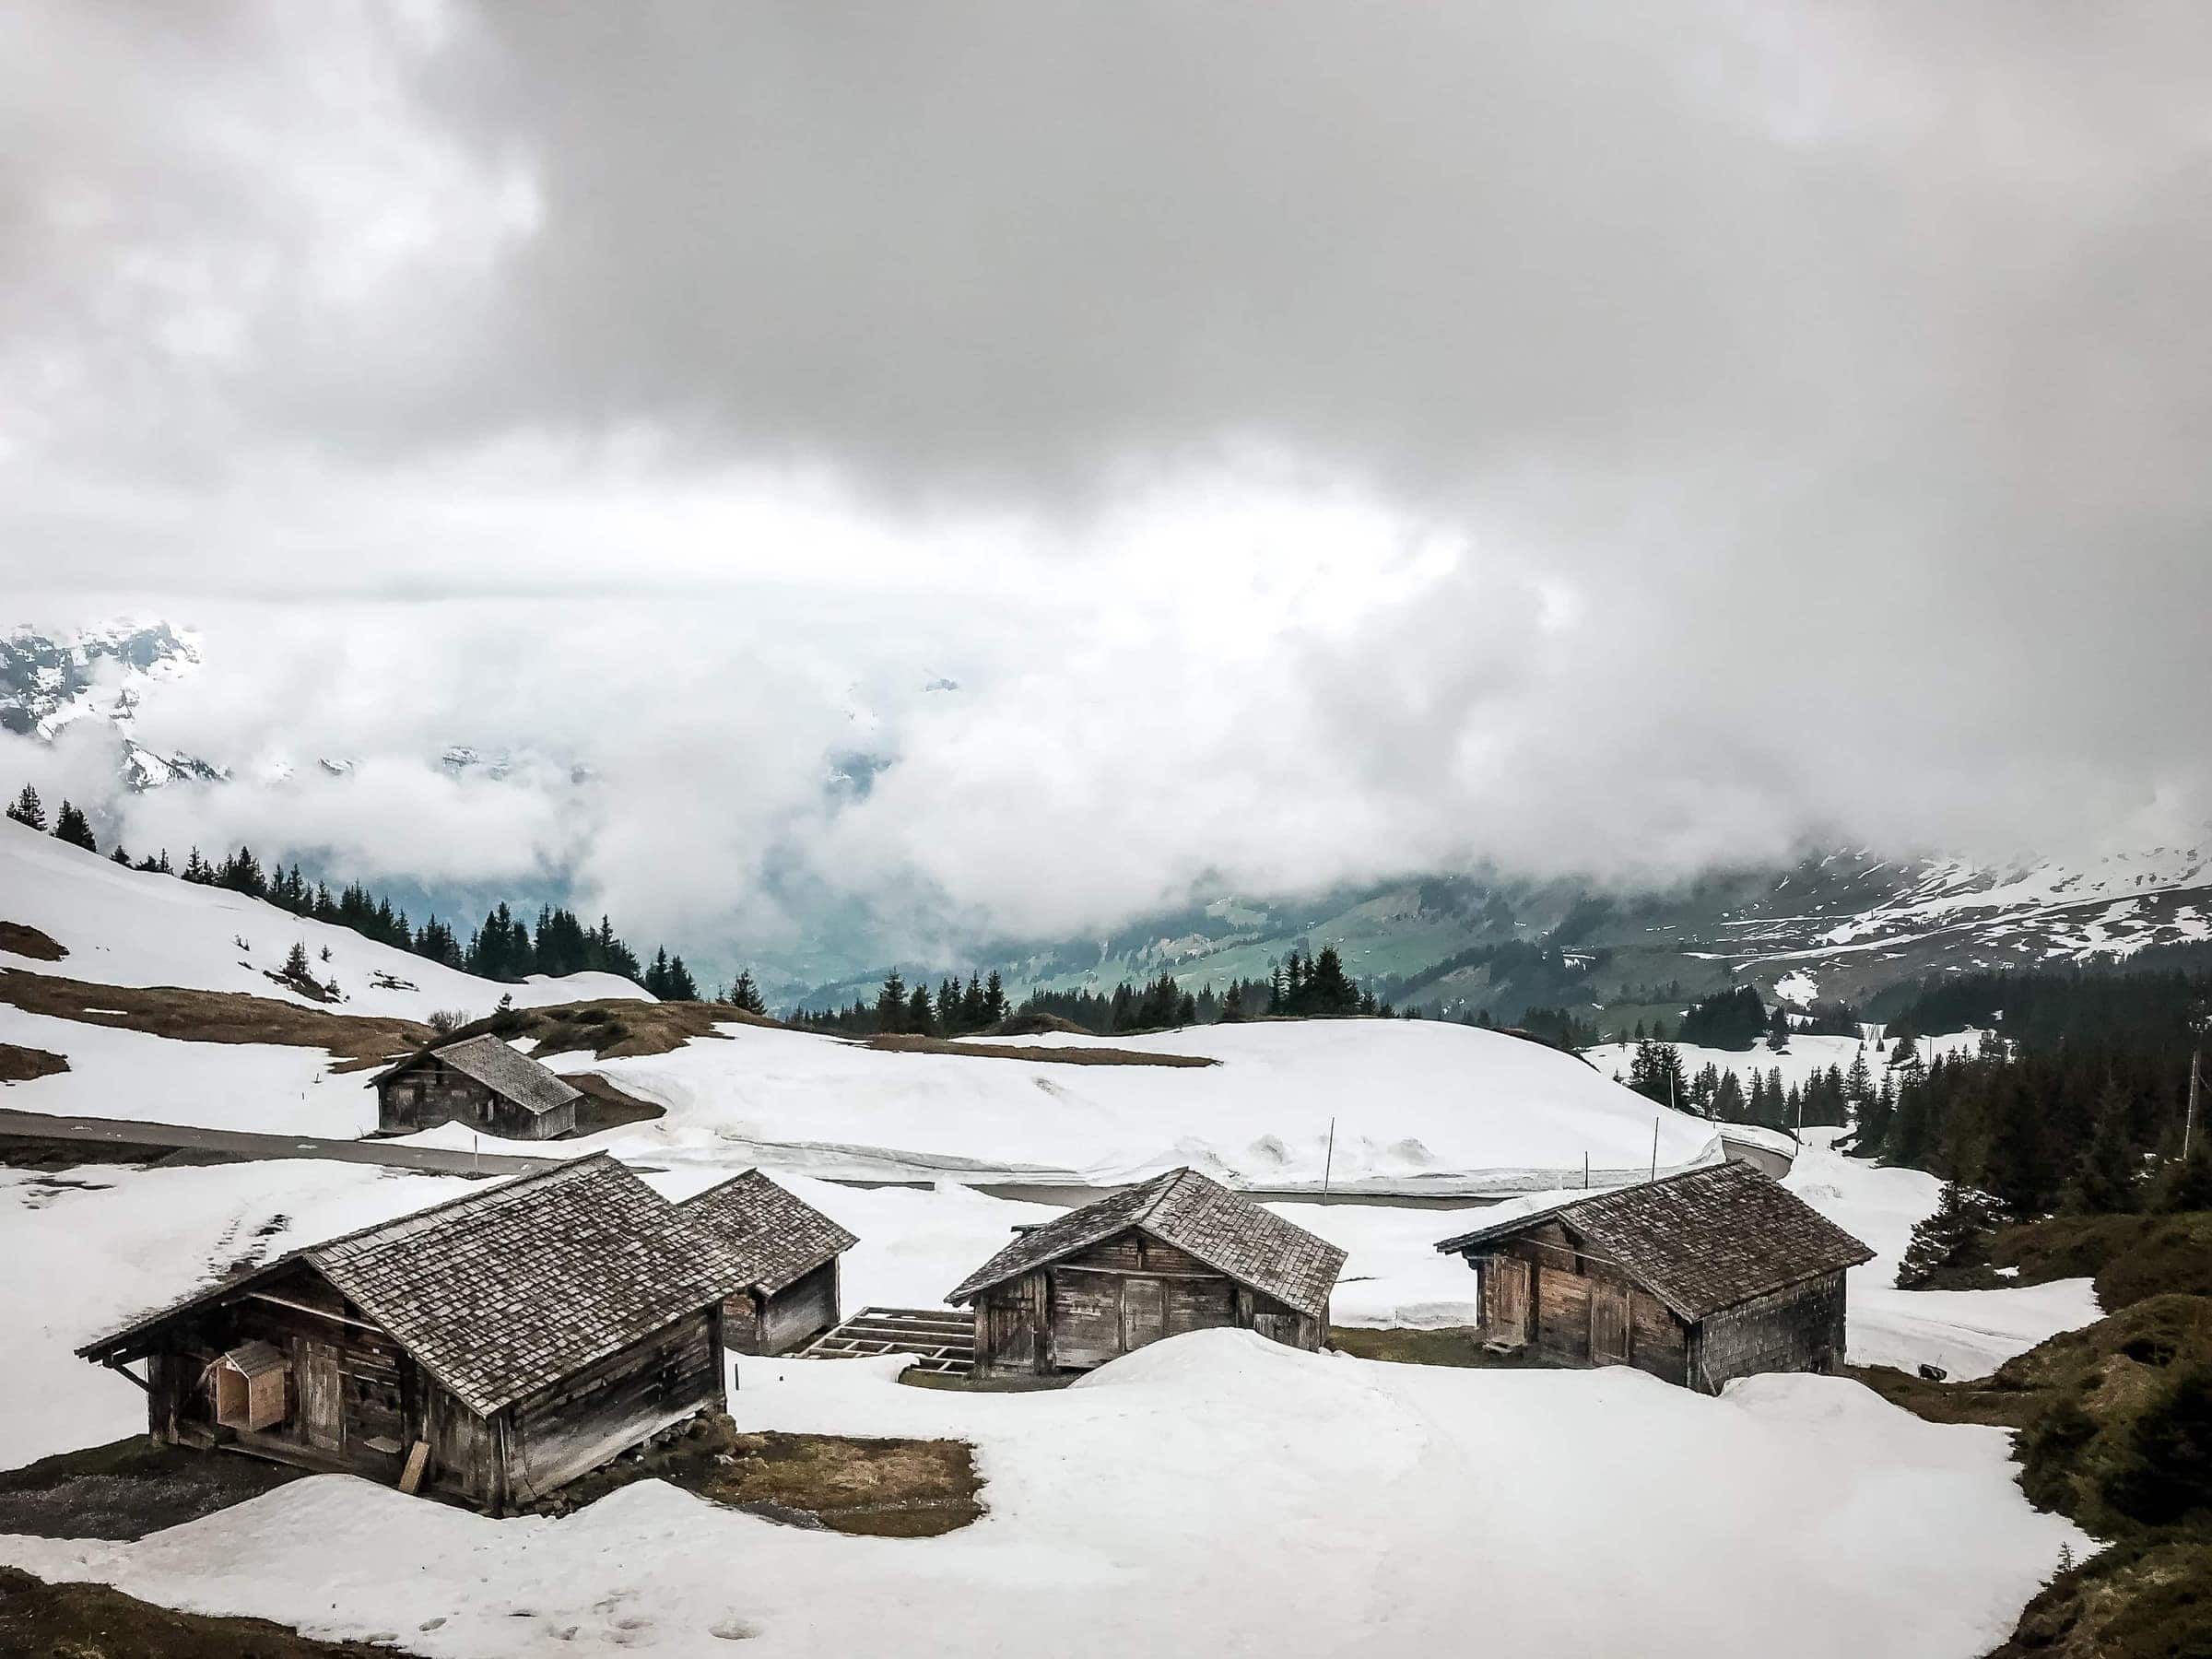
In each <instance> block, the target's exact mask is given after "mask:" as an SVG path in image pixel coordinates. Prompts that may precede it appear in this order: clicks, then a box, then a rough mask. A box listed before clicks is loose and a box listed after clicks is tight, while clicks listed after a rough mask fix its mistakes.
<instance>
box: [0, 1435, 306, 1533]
mask: <svg viewBox="0 0 2212 1659" xmlns="http://www.w3.org/2000/svg"><path fill="white" fill-rule="evenodd" d="M300 1474H301V1471H300V1470H298V1469H291V1468H287V1467H285V1466H284V1465H281V1464H273V1463H264V1462H263V1461H262V1460H261V1459H259V1458H257V1457H244V1456H240V1455H237V1454H235V1453H220V1452H194V1451H187V1450H185V1449H183V1448H182V1447H178V1446H157V1445H155V1444H154V1443H153V1442H152V1441H150V1440H149V1439H148V1438H147V1436H145V1435H143V1434H136V1435H133V1436H131V1437H130V1438H129V1439H128V1440H119V1441H110V1442H109V1443H108V1444H107V1445H104V1446H88V1447H86V1448H84V1449H83V1450H82V1451H77V1452H64V1453H58V1454H57V1455H55V1456H53V1457H43V1458H41V1459H40V1460H39V1461H38V1462H37V1463H34V1464H27V1465H24V1466H23V1467H22V1468H19V1469H9V1470H7V1471H6V1472H5V1473H0V1533H29V1534H30V1535H33V1536H35V1537H41V1538H143V1537H145V1536H146V1535H147V1534H148V1533H154V1532H159V1531H161V1530H162V1528H164V1527H169V1526H179V1525H182V1524H183V1523H185V1522H187V1521H196V1520H198V1519H199V1518H200V1517H201V1516H202V1515H212V1514H214V1513H215V1512H216V1511H218V1510H224V1509H229V1507H230V1506H231V1505H232V1504H234V1503H243V1502H244V1501H245V1500H247V1499H249V1498H258V1497H260V1496H261V1495H262V1493H264V1492H266V1491H271V1490H274V1489H275V1488H277V1487H280V1486H282V1485H284V1484H285V1482H287V1481H289V1480H297V1479H299V1478H300Z"/></svg>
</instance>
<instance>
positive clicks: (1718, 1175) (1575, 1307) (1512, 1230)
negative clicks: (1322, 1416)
mask: <svg viewBox="0 0 2212 1659" xmlns="http://www.w3.org/2000/svg"><path fill="white" fill-rule="evenodd" d="M1437 1249H1439V1250H1441V1251H1444V1252H1447V1253H1456V1254H1459V1255H1463V1256H1465V1258H1466V1260H1467V1262H1468V1265H1471V1266H1472V1267H1474V1268H1475V1270H1476V1272H1477V1274H1478V1275H1480V1296H1481V1305H1482V1327H1481V1330H1482V1338H1483V1341H1484V1343H1485V1345H1486V1346H1488V1347H1490V1348H1492V1349H1493V1350H1496V1351H1498V1352H1500V1353H1504V1354H1515V1355H1519V1356H1521V1357H1523V1358H1524V1359H1532V1360H1535V1361H1538V1362H1540V1363H1545V1364H1551V1365H1571V1366H1595V1365H1632V1366H1635V1367H1636V1368H1637V1369H1638V1370H1640V1371H1649V1372H1651V1373H1652V1375H1653V1376H1655V1377H1659V1378H1663V1379H1664V1380H1665V1381H1666V1382H1678V1383H1681V1384H1683V1385H1684V1386H1686V1387H1689V1388H1695V1389H1698V1390H1700V1391H1702V1392H1704V1393H1707V1394H1717V1393H1718V1392H1719V1391H1720V1389H1721V1387H1722V1385H1723V1384H1724V1383H1726V1382H1731V1381H1733V1380H1734V1379H1735V1378H1737V1377H1748V1376H1752V1375H1754V1374H1756V1373H1758V1372H1760V1371H1832V1370H1834V1369H1835V1368H1836V1367H1837V1366H1838V1365H1840V1364H1841V1363H1842V1359H1843V1311H1844V1271H1845V1269H1847V1268H1850V1267H1855V1266H1857V1265H1859V1264H1860V1263H1861V1262H1865V1261H1870V1260H1872V1259H1873V1256H1874V1253H1873V1252H1872V1251H1871V1250H1869V1249H1867V1248H1866V1246H1865V1245H1864V1244H1862V1243H1860V1242H1859V1241H1858V1240H1856V1239H1854V1238H1853V1237H1852V1236H1851V1235H1850V1234H1849V1233H1847V1232H1845V1231H1844V1230H1842V1229H1841V1228H1840V1227H1838V1226H1836V1225H1835V1224H1834V1223H1833V1222H1832V1221H1830V1220H1829V1219H1828V1218H1826V1217H1825V1216H1822V1215H1821V1214H1820V1213H1819V1212H1818V1211H1817V1210H1815V1209H1814V1208H1813V1207H1812V1206H1810V1205H1808V1204H1806V1202H1805V1201H1804V1200H1803V1199H1801V1198H1799V1197H1798V1196H1797V1195H1796V1194H1794V1193H1792V1192H1790V1191H1789V1190H1788V1189H1787V1188H1785V1187H1783V1186H1781V1185H1779V1184H1777V1183H1776V1182H1773V1181H1772V1180H1771V1179H1769V1178H1768V1177H1767V1176H1765V1175H1762V1174H1760V1173H1759V1171H1757V1170H1755V1169H1752V1168H1751V1167H1750V1166H1749V1165H1747V1164H1742V1163H1734V1162H1730V1163H1719V1164H1710V1165H1706V1166H1704V1167H1702V1168H1700V1169H1695V1170H1690V1171H1685V1172H1684V1173H1682V1174H1679V1175H1670V1176H1667V1177H1665V1179H1663V1180H1659V1181H1652V1182H1643V1183H1641V1185H1638V1186H1632V1187H1622V1188H1618V1189H1616V1190H1613V1191H1609V1192H1604V1193H1597V1194H1593V1195H1591V1196H1590V1197H1588V1198H1581V1199H1577V1200H1575V1201H1574V1202H1573V1203H1571V1204H1565V1205H1561V1206H1558V1207H1557V1208H1553V1209H1547V1210H1539V1211H1537V1212H1535V1214H1532V1215H1522V1216H1516V1217H1513V1218H1511V1219H1507V1220H1500V1221H1497V1222H1493V1223H1492V1224H1491V1225H1489V1226H1488V1227H1482V1228H1477V1230H1475V1231H1473V1232H1469V1233H1462V1234H1460V1235H1459V1236H1458V1237H1457V1238H1453V1239H1446V1240H1444V1241H1442V1242H1441V1243H1440V1244H1438V1245H1437Z"/></svg>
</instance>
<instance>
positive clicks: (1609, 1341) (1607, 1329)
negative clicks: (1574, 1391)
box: [1590, 1279, 1629, 1365]
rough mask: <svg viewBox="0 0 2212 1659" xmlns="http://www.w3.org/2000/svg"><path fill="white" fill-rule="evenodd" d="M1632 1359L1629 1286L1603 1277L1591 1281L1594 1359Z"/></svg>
mask: <svg viewBox="0 0 2212 1659" xmlns="http://www.w3.org/2000/svg"><path fill="white" fill-rule="evenodd" d="M1628 1362H1629V1288H1628V1287H1627V1286H1626V1285H1608V1284H1606V1283H1605V1282H1604V1281H1603V1280H1602V1279H1593V1280H1592V1281H1591V1284H1590V1363H1591V1364H1593V1365H1626V1364H1627V1363H1628Z"/></svg>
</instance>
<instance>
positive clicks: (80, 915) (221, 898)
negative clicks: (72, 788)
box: [0, 820, 645, 1019]
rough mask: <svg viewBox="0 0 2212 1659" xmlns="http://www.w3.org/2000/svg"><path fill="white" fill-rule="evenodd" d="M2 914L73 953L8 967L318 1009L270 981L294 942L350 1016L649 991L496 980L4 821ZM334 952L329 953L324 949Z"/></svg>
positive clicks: (592, 978)
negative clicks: (239, 994) (504, 999)
mask: <svg viewBox="0 0 2212 1659" xmlns="http://www.w3.org/2000/svg"><path fill="white" fill-rule="evenodd" d="M0 922H14V923H18V924H22V925H24V926H29V927H35V928H37V929H38V930H39V931H40V932H41V933H43V934H45V935H47V936H48V937H50V938H52V939H53V940H54V941H55V942H56V943H57V944H59V945H61V946H62V947H64V948H65V949H66V950H67V951H68V953H69V954H68V955H67V956H66V957H65V958H64V959H62V960H61V961H58V962H45V961H38V960H34V959H30V958H28V957H21V956H13V955H10V954H9V953H7V952H6V950H4V949H0V967H11V968H24V969H29V970H31V971H36V972H42V973H53V974H58V975H61V976H64V977H65V978H69V979H77V980H89V981H92V982H96V983H99V984H105V985H182V986H186V987H191V988H194V989H199V990H206V991H243V992H248V993H250V994H253V995H255V996H264V997H272V998H277V999H280V1000H283V1001H286V1002H293V1003H300V1004H308V1005H312V1004H313V1002H314V999H313V998H312V997H308V996H304V995H302V994H300V993H299V992H296V991H293V990H292V989H290V988H289V987H288V986H286V985H284V984H281V983H279V982H277V981H275V980H273V979H271V978H270V977H269V975H271V974H272V973H276V972H278V971H281V970H282V969H283V967H284V960H285V957H286V955H287V954H288V952H289V951H290V949H291V947H292V946H293V945H294V944H295V943H298V944H301V945H304V946H305V947H307V954H308V958H309V960H310V963H311V964H312V970H313V973H314V977H315V978H316V979H317V980H318V981H322V982H329V981H332V980H335V981H336V982H337V985H338V992H339V1000H338V1001H336V1002H335V1003H333V1004H331V1005H329V1006H331V1007H332V1008H333V1009H335V1011H336V1012H339V1013H344V1014H388V1015H394V1016H398V1017H400V1018H409V1019H420V1018H425V1017H426V1016H428V1015H429V1013H430V1012H431V1011H432V1010H434V1009H440V1008H451V1009H457V1010H459V1011H461V1012H463V1013H465V1014H466V1015H467V1016H469V1017H470V1018H475V1017H477V1016H478V1015H482V1014H488V1013H489V1012H490V1011H491V1010H492V1009H493V1008H494V1007H495V1006H498V1004H499V1000H500V997H501V996H512V998H513V999H514V1001H515V1002H516V1003H517V1004H518V1005H524V1006H534V1005H537V1004H542V1003H563V1002H580V1001H583V1000H585V999H587V998H594V997H615V996H627V997H642V996H644V995H645V993H644V992H643V991H641V990H640V989H639V988H638V987H637V986H636V985H634V984H632V983H630V982H629V981H628V980H625V979H618V978H617V977H615V976H614V975H612V974H605V973H581V974H574V975H571V976H570V977H569V978H566V979H547V978H537V979H533V980H531V981H530V982H528V983H525V984H520V985H505V984H500V983H497V982H493V981H490V980H482V979H477V978H476V977H475V976H474V975H472V974H466V973H462V972H458V971H455V970H453V969H451V968H444V967H441V966H440V965H439V964H437V963H435V962H431V961H429V960H427V959H424V958H422V957H418V956H415V955H413V954H411V953H409V952H407V951H404V950H394V948H392V947H390V946H388V945H379V944H376V943H374V942H372V941H371V940H369V939H365V938H363V937H362V936H361V935H359V934H357V933H355V932H354V931H353V930H352V929H351V928H347V927H338V926H335V925H333V924H326V923H320V922H308V921H303V920H301V919H300V917H297V916H294V915H291V914H289V913H288V912H284V911H280V910H278V909H277V907H276V906H274V905H272V904H265V903H264V902H262V901H261V900H258V899H249V898H246V897H245V896H244V895H242V894H239V893H231V892H226V891H223V890H222V889H220V888H210V887H200V886H196V885H194V884H191V883H188V882H184V881H181V880H179V879H178V878H177V877H173V876H157V875H154V874H151V873H150V872H141V871H137V870H126V869H124V867H123V866H122V865H116V864H112V863H110V862H109V861H108V860H106V859H104V858H101V857H100V856H99V855H97V854H95V853H87V852H85V851H83V850H82V849H81V848H77V847H72V846H69V845H67V844H66V843H65V842H63V841H56V840H54V839H53V837H52V836H50V835H41V834H39V833H37V832H36V831H35V830H29V829H26V828H25V827H24V826H22V825H20V824H16V823H10V822H7V821H6V820H0ZM325 950H327V951H329V953H330V955H329V958H328V959H327V960H325V959H324V956H323V953H324V951H325Z"/></svg>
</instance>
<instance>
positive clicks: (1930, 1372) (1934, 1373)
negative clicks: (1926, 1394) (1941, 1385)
mask: <svg viewBox="0 0 2212 1659" xmlns="http://www.w3.org/2000/svg"><path fill="white" fill-rule="evenodd" d="M1920 1374H1921V1376H1922V1377H1923V1378H1924V1380H1925V1381H1927V1382H1942V1381H1943V1380H1944V1379H1945V1378H1946V1377H1947V1376H1949V1375H1950V1374H1951V1373H1950V1372H1949V1371H1945V1370H1944V1369H1943V1367H1942V1366H1940V1365H1924V1366H1922V1367H1921V1368H1920Z"/></svg>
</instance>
